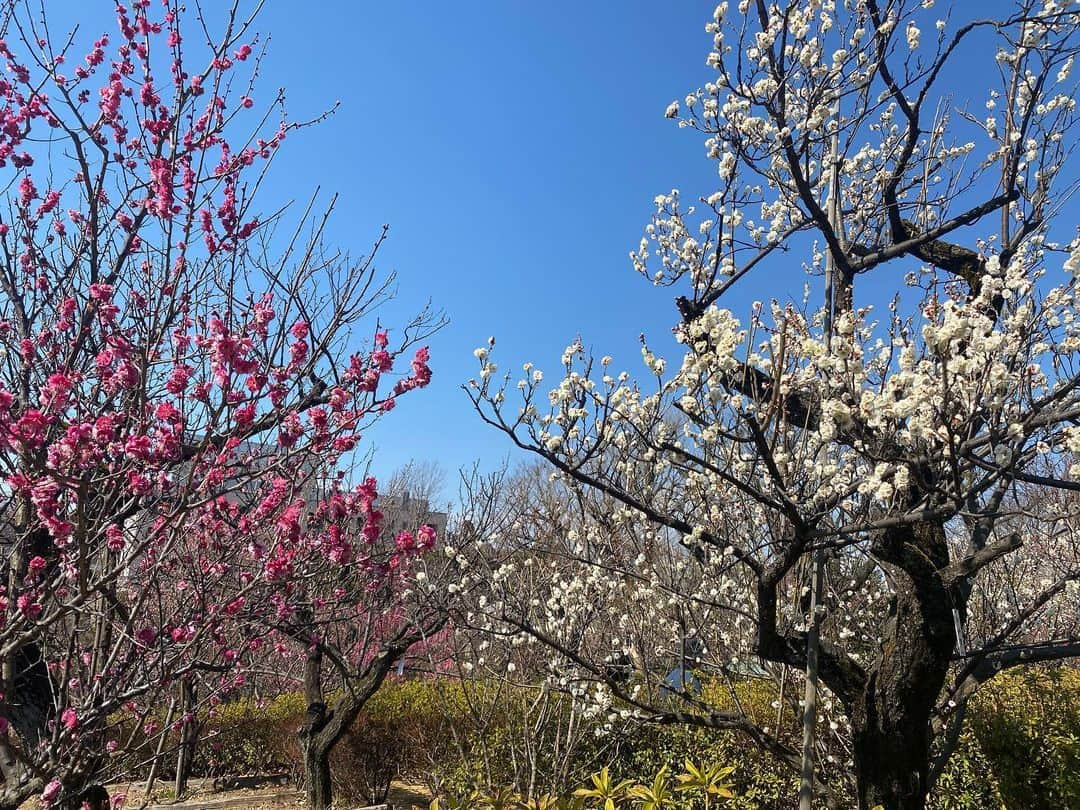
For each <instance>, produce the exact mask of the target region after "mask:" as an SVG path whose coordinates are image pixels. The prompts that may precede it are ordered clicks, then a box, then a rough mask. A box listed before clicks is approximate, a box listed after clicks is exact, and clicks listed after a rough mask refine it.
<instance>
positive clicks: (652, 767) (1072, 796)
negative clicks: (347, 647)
mask: <svg viewBox="0 0 1080 810" xmlns="http://www.w3.org/2000/svg"><path fill="white" fill-rule="evenodd" d="M537 694H539V693H538V692H537V691H536V690H528V691H525V690H522V689H521V688H520V687H510V686H508V685H507V684H505V683H500V682H495V681H493V682H469V683H468V684H462V683H461V682H459V681H455V680H452V679H432V680H413V681H399V682H388V683H386V684H384V686H383V688H382V689H380V690H379V692H377V693H376V695H375V696H374V697H372V698H371V700H370V701H369V702H368V704H367V706H365V708H364V711H363V712H362V714H361V716H360V718H359V719H358V720H357V722H356V724H355V726H354V727H353V728H352V729H351V730H350V733H349V735H348V736H347V737H346V738H345V739H344V740H342V742H341V743H340V744H339V746H338V748H337V750H336V751H335V753H334V755H333V758H332V763H331V764H332V772H333V775H334V779H335V782H336V789H337V791H338V793H339V795H340V796H342V797H343V798H347V799H362V800H367V801H372V802H376V801H379V800H381V798H382V796H383V795H384V792H385V789H386V787H387V786H388V785H389V781H390V779H393V778H398V777H407V778H411V779H415V780H418V781H424V782H426V783H427V784H428V785H429V786H430V787H432V788H433V789H435V790H436V792H437V793H440V794H442V795H454V796H457V797H462V796H468V795H471V794H472V793H473V791H479V792H477V793H476V795H477V796H482V795H484V794H487V795H489V796H490V795H496V796H498V795H501V794H502V793H507V795H508V796H509V795H514V794H517V793H526V794H528V795H530V796H532V797H536V796H539V795H543V794H551V795H561V796H563V797H569V796H570V794H571V792H572V789H573V788H574V787H575V786H576V785H578V784H580V783H581V782H582V781H583V780H585V779H586V777H587V776H588V775H589V774H590V773H593V772H596V771H598V770H599V769H601V768H602V767H604V766H609V768H610V773H611V774H612V778H616V779H618V780H631V781H632V782H634V783H636V782H644V781H647V780H648V779H649V778H651V776H652V775H654V774H656V773H657V772H659V771H660V770H662V769H663V768H667V769H668V772H675V771H677V770H678V769H680V768H681V767H682V765H683V763H684V761H685V760H687V759H690V760H693V761H695V762H703V763H709V764H718V765H723V766H726V767H727V766H730V767H733V768H734V770H733V771H732V772H731V774H730V776H729V777H728V778H729V780H730V782H731V783H732V786H733V792H734V793H735V794H736V797H735V798H732V799H731V800H730V801H729V803H728V805H727V806H729V807H732V808H738V809H739V810H754V809H755V808H762V809H764V808H777V810H779V809H780V808H788V807H790V806H791V800H792V797H793V796H794V795H795V794H796V792H797V787H798V783H797V778H796V776H795V774H794V773H793V772H792V771H791V769H790V768H787V767H785V766H783V765H781V764H780V763H778V762H777V761H776V760H775V759H774V758H772V757H770V756H768V755H766V754H763V753H762V752H760V751H759V750H758V749H757V748H756V747H755V746H753V745H752V744H750V743H749V742H747V741H746V739H745V738H743V737H741V736H740V735H739V734H738V733H736V732H732V731H716V730H710V729H703V728H691V727H687V726H682V725H670V726H659V727H657V726H646V727H640V728H637V729H633V728H630V729H628V730H627V731H626V732H624V733H614V734H608V735H603V736H595V735H593V734H592V733H589V734H587V735H584V736H583V737H582V739H581V740H579V741H578V743H576V744H575V745H574V746H572V747H570V748H568V749H563V753H559V754H556V753H553V752H555V751H556V750H557V749H556V747H555V746H554V745H553V744H552V741H553V739H554V738H555V737H556V736H557V728H562V727H558V726H557V723H559V722H565V720H566V718H567V714H566V713H567V712H569V711H570V709H571V705H570V701H569V699H568V698H566V697H565V696H562V695H556V694H552V695H550V700H551V701H552V702H551V704H550V707H551V711H550V713H549V715H548V721H549V722H550V723H551V724H552V725H551V726H550V727H538V726H531V725H529V723H528V722H526V721H525V720H523V717H522V713H521V707H522V706H523V705H527V704H529V703H530V702H531V701H533V700H534V699H535V697H536V695H537ZM703 698H704V699H705V700H706V701H707V702H708V703H709V704H711V705H713V706H714V707H716V708H717V709H719V710H732V709H735V708H736V707H737V708H738V709H739V710H741V711H743V712H745V713H747V714H748V715H749V716H750V717H752V718H753V719H754V720H755V721H756V722H757V723H759V724H760V725H767V726H769V727H771V728H774V729H775V727H776V725H777V708H776V706H777V705H778V702H777V698H778V695H777V693H776V689H775V686H774V685H773V684H772V683H771V682H769V681H765V680H745V681H741V682H738V683H735V684H733V685H731V684H719V683H710V684H706V686H705V692H704V694H703ZM304 710H305V704H304V700H303V697H302V696H301V695H299V694H288V695H282V696H279V697H278V698H276V699H274V700H272V701H269V702H256V701H252V700H241V701H236V702H232V703H228V704H224V705H222V706H219V707H217V708H216V709H215V710H214V712H213V713H212V714H211V715H210V716H209V717H207V718H204V725H203V738H202V741H201V742H200V746H199V752H198V756H197V760H196V774H197V775H209V776H215V775H221V774H243V773H267V772H270V771H281V770H289V771H291V772H293V773H295V774H297V775H299V770H300V769H299V749H298V745H297V739H296V731H297V729H298V728H299V726H300V723H301V722H302V720H303V715H304ZM779 719H780V727H781V730H780V733H781V735H782V738H783V739H784V740H785V741H786V742H787V743H789V744H790V745H793V746H794V747H797V746H798V740H799V723H798V717H797V716H796V714H795V712H794V710H793V709H792V708H791V707H790V706H786V707H785V709H784V711H783V712H782V713H781V715H780V718H779ZM590 731H591V729H590ZM558 733H559V734H561V733H562V732H561V731H558ZM530 734H531V735H533V738H532V740H533V744H534V749H533V752H532V755H533V756H534V757H535V763H534V764H535V766H536V770H537V771H538V772H539V773H538V775H537V776H536V778H535V779H533V780H532V781H529V780H528V779H527V778H523V775H522V774H523V771H522V768H521V762H520V759H519V758H520V746H521V744H522V740H523V739H525V737H526V736H527V735H530ZM558 757H562V759H561V760H560V761H555V760H556V758H558ZM159 772H160V774H161V775H162V776H163V777H166V776H167V773H168V764H167V763H165V767H164V768H163V769H162V770H161V771H159ZM525 776H526V777H527V776H528V774H526V775H525ZM823 777H824V778H825V779H826V780H828V781H829V782H830V784H833V785H834V786H836V789H837V791H838V792H839V793H840V794H841V796H842V803H843V802H844V801H848V800H849V799H850V797H848V796H847V795H846V794H844V790H845V789H846V788H844V787H843V786H844V785H845V784H847V783H850V775H849V774H848V773H846V772H845V771H844V765H843V763H842V762H839V761H837V762H833V763H826V764H825V768H824V770H823ZM691 805H692V802H691V801H690V797H689V796H687V795H682V794H680V795H675V796H674V797H673V798H672V800H671V806H672V807H673V808H689V807H690V806H691ZM931 807H933V808H935V810H1001V808H1002V807H1005V808H1025V809H1026V808H1033V810H1042V808H1047V810H1049V809H1050V808H1053V810H1060V808H1064V807H1080V671H1077V670H1073V669H1058V670H1045V669H1033V670H1027V671H1016V672H1014V673H1007V674H1004V675H1001V676H999V677H998V678H997V679H995V680H994V681H993V682H991V683H990V684H988V685H987V686H986V687H985V688H984V689H983V690H982V692H981V693H980V694H979V695H978V696H977V697H976V699H975V700H973V701H972V704H971V706H970V708H969V711H968V721H967V726H966V728H965V731H964V733H963V734H962V735H961V738H960V741H959V744H958V746H957V748H956V751H955V752H954V754H953V756H952V757H951V759H950V761H949V763H948V765H947V767H946V768H945V770H944V772H943V773H942V775H941V777H940V778H939V780H938V783H937V785H936V787H935V791H934V794H933V796H932V800H931Z"/></svg>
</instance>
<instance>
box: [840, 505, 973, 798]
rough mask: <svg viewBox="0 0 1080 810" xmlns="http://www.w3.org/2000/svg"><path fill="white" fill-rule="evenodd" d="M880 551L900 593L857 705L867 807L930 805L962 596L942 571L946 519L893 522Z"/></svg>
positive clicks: (858, 763)
mask: <svg viewBox="0 0 1080 810" xmlns="http://www.w3.org/2000/svg"><path fill="white" fill-rule="evenodd" d="M874 556H875V557H877V558H878V559H879V560H880V561H881V562H882V563H883V564H885V565H887V566H888V567H889V568H890V570H891V571H892V572H893V575H894V577H895V582H896V597H895V601H894V605H893V608H892V615H891V616H890V618H889V620H888V622H887V624H886V626H885V628H884V631H883V633H882V645H881V650H880V652H879V654H878V658H877V661H876V662H875V664H874V666H873V668H872V669H871V670H870V671H869V673H868V677H867V681H866V686H865V689H864V690H862V693H861V694H860V695H859V696H858V697H857V698H856V700H855V703H854V705H853V707H852V711H851V723H852V730H853V733H854V740H853V742H854V758H855V777H856V783H857V790H858V797H859V807H860V808H861V810H870V808H874V807H877V806H878V805H880V806H881V807H883V808H885V810H923V808H925V807H926V798H927V792H928V790H929V779H928V777H929V771H930V719H931V713H932V712H933V709H934V706H935V704H936V702H937V698H938V695H939V694H940V692H941V688H942V686H943V685H944V683H945V678H946V675H947V674H948V668H949V660H950V658H951V657H952V653H953V649H954V646H955V642H956V637H955V629H954V626H953V619H952V607H953V601H954V598H955V595H954V594H953V593H951V592H950V590H949V589H948V588H946V586H945V584H944V582H943V580H942V578H941V576H940V574H939V571H940V569H941V568H942V567H944V565H945V564H946V563H947V562H948V548H947V546H946V541H945V532H944V529H943V527H942V526H940V525H937V524H933V523H920V524H916V525H914V526H905V527H900V528H897V529H890V530H888V531H887V532H886V533H885V536H884V537H883V538H882V541H881V542H880V543H879V544H877V545H876V546H875V548H874Z"/></svg>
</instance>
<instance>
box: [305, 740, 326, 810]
mask: <svg viewBox="0 0 1080 810" xmlns="http://www.w3.org/2000/svg"><path fill="white" fill-rule="evenodd" d="M301 749H302V751H303V754H304V780H305V783H306V786H307V801H308V807H310V808H311V810H329V808H330V807H332V806H333V803H334V793H333V786H332V784H331V782H330V752H329V751H327V750H325V749H324V747H323V746H322V745H320V744H319V740H318V738H317V736H316V737H309V738H308V739H307V740H305V739H304V737H303V736H301Z"/></svg>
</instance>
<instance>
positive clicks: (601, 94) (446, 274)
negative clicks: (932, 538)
mask: <svg viewBox="0 0 1080 810" xmlns="http://www.w3.org/2000/svg"><path fill="white" fill-rule="evenodd" d="M711 11H712V6H711V5H710V4H708V3H701V2H693V3H691V2H687V3H678V2H595V3H583V2H564V1H562V0H559V1H558V2H547V3H524V2H493V1H489V2H454V3H419V2H412V3H409V2H340V1H339V0H332V1H331V2H318V3H311V4H300V3H296V2H292V0H270V2H269V3H268V5H267V8H266V12H265V14H264V16H263V23H262V26H261V27H262V28H263V29H264V30H267V31H269V32H270V33H271V34H272V37H273V39H272V46H271V56H270V59H269V60H268V63H267V65H268V70H267V73H266V75H265V76H264V81H265V84H264V86H266V87H270V88H272V87H276V86H277V85H278V84H284V85H286V86H287V87H288V89H289V96H290V99H291V101H290V108H291V111H292V112H293V113H294V115H296V116H299V117H303V116H305V115H308V114H311V113H314V112H317V111H318V110H319V109H321V107H322V106H323V105H327V104H330V103H332V102H334V101H336V100H340V101H341V107H340V110H339V112H338V113H337V114H336V115H335V117H334V118H332V119H331V120H330V121H328V122H327V123H326V124H324V125H322V126H320V127H318V128H317V129H315V130H309V131H307V132H304V133H302V134H300V135H298V136H297V137H296V138H295V139H293V140H292V141H290V142H289V143H288V144H287V147H288V148H287V149H285V150H284V151H283V153H282V154H281V156H280V158H279V159H280V160H281V162H280V163H279V164H277V165H276V166H275V170H276V172H277V176H278V179H279V180H280V179H281V178H282V176H285V177H286V178H288V182H289V183H290V184H291V186H292V187H293V188H295V189H297V192H296V193H299V192H300V191H306V190H307V189H308V188H309V187H311V186H313V185H316V184H321V185H322V186H323V187H324V188H326V189H335V190H337V191H338V192H340V194H341V204H340V207H339V209H338V215H337V217H336V222H335V225H334V227H333V229H332V236H333V238H334V239H335V240H336V241H337V242H338V243H340V244H342V245H356V246H357V248H358V249H363V248H364V247H365V246H366V245H367V244H368V243H369V242H370V239H371V238H372V237H373V236H374V235H375V233H376V229H377V227H378V226H379V225H380V223H382V222H388V223H390V225H391V237H390V240H389V242H388V243H387V244H386V246H385V252H384V253H382V255H381V261H382V266H383V267H385V268H393V269H394V270H396V271H397V273H398V278H399V285H400V291H399V296H398V301H397V306H396V307H395V309H397V310H398V312H399V313H400V315H399V317H398V318H397V320H398V321H399V322H400V320H401V318H402V317H403V316H404V315H405V314H406V313H407V312H408V311H410V310H411V309H414V308H416V307H417V306H418V305H420V304H422V303H423V301H425V300H426V299H427V298H428V297H430V298H431V299H432V300H433V302H434V303H435V304H436V305H437V306H439V307H442V308H443V309H444V310H445V311H446V313H447V315H448V316H449V318H450V321H451V322H450V325H449V326H448V327H447V328H446V329H445V330H444V331H443V332H442V333H441V334H439V335H438V336H437V337H436V338H435V339H434V340H432V367H433V368H434V370H435V376H434V380H433V382H432V385H431V387H430V388H428V389H427V390H425V391H423V392H420V393H417V394H415V395H411V396H408V397H403V398H402V400H401V401H400V403H399V405H398V408H397V409H396V410H395V411H394V413H393V414H391V415H390V416H389V418H387V419H385V420H383V422H382V423H381V424H380V425H379V427H378V428H377V429H376V430H374V431H372V432H371V434H370V436H369V438H371V439H372V440H373V441H374V442H375V444H376V445H377V453H376V458H375V467H376V469H377V470H379V471H385V470H388V469H392V468H394V467H395V466H397V465H398V464H400V463H403V462H404V461H407V460H408V459H409V458H414V457H415V458H435V459H437V460H438V461H440V462H441V463H442V464H443V466H444V467H446V468H447V470H448V471H449V472H450V473H451V476H452V475H453V471H454V470H456V469H457V468H458V467H459V466H461V465H467V464H469V463H471V462H472V460H474V459H480V460H481V461H482V463H483V464H485V466H494V465H495V464H497V463H498V461H499V460H500V459H501V458H503V457H504V456H505V455H506V454H507V453H509V452H510V451H511V449H512V448H511V445H510V443H509V442H508V440H507V439H506V438H505V437H503V436H502V435H501V434H499V433H498V432H496V431H494V430H492V429H490V428H488V427H487V426H485V425H484V424H483V423H481V422H480V420H479V418H478V417H477V416H476V415H475V414H474V413H473V411H472V409H471V406H470V404H469V401H468V399H467V398H466V396H465V394H464V393H463V392H462V391H461V390H460V385H461V383H462V382H464V381H465V380H467V379H468V378H469V377H470V376H473V375H475V373H476V369H477V361H476V360H475V358H474V357H473V356H472V350H473V349H474V348H476V347H477V346H479V345H482V344H484V343H485V342H486V340H487V338H488V336H489V335H494V336H495V337H496V338H497V340H498V352H497V353H498V357H499V363H500V367H501V368H509V367H511V365H510V364H511V361H513V366H514V367H518V366H520V364H521V363H523V362H524V361H526V360H532V361H534V362H536V363H537V364H538V365H539V366H540V367H542V368H546V369H547V370H548V374H549V378H552V377H553V376H554V374H555V372H556V371H557V367H558V359H559V355H560V354H561V353H562V351H563V348H564V347H565V346H566V345H567V344H568V343H569V342H571V341H572V340H573V338H574V337H575V335H577V334H579V333H580V334H581V335H582V337H583V339H584V340H585V343H586V345H589V346H594V347H596V348H597V350H598V351H600V352H601V353H608V354H612V355H614V356H615V358H616V362H617V363H620V362H621V363H622V364H623V366H622V367H626V368H628V369H629V370H631V371H632V372H637V371H639V369H640V367H641V361H640V354H639V345H638V342H637V340H638V335H639V334H640V333H641V332H642V331H645V332H647V333H648V334H650V335H652V336H654V337H657V338H660V337H662V336H663V335H665V334H667V333H668V332H670V329H671V327H672V326H673V325H674V323H675V321H676V319H677V318H676V315H677V313H676V312H675V309H674V306H673V304H672V298H673V294H672V293H671V291H668V290H656V289H654V288H653V287H652V286H651V285H650V284H649V283H647V282H646V281H645V280H644V279H642V278H640V277H639V276H637V275H635V273H634V272H633V269H632V267H631V265H630V261H629V259H628V253H629V251H630V250H631V249H633V248H635V247H636V245H637V242H638V240H639V239H640V237H641V234H642V229H643V228H644V226H645V224H646V223H647V222H648V219H649V216H650V214H651V212H652V208H653V204H652V199H653V197H654V196H656V194H657V193H660V192H663V191H667V190H670V189H671V188H673V187H676V186H678V187H686V188H688V189H689V188H692V187H694V186H698V187H699V188H698V189H697V190H696V191H695V193H697V192H700V191H701V190H703V189H704V188H705V185H707V184H708V183H709V182H711V172H712V169H711V168H710V165H709V163H708V162H706V160H705V159H704V157H703V154H704V153H703V147H702V146H701V141H700V138H699V137H697V136H695V135H693V134H691V133H689V132H688V131H685V130H679V129H678V128H677V127H676V126H675V125H674V123H673V122H671V121H668V120H665V119H664V117H663V111H664V108H665V107H666V106H667V104H668V103H669V102H670V101H671V100H672V99H674V98H676V97H680V98H681V97H682V96H683V95H685V93H686V91H687V90H690V89H692V88H694V87H697V86H699V85H701V84H702V83H703V82H704V81H706V80H707V78H708V70H707V69H706V67H705V64H704V59H705V55H706V53H707V52H708V48H709V42H710V38H709V37H708V36H707V35H706V34H705V33H704V24H705V22H706V21H707V20H708V18H709V16H710V14H711ZM269 190H270V191H271V192H273V191H274V187H271V189H269ZM786 275H787V277H786V278H785V279H784V281H783V282H781V283H783V284H788V285H790V286H791V288H792V289H791V292H792V293H793V294H798V293H799V292H800V291H801V289H802V285H803V282H804V278H803V276H802V274H801V272H800V271H798V270H797V268H796V269H795V271H794V272H792V273H790V274H786ZM775 292H777V293H781V292H782V290H780V289H777V290H775ZM390 320H391V322H393V321H394V318H393V317H392V316H390Z"/></svg>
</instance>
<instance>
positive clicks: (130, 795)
mask: <svg viewBox="0 0 1080 810" xmlns="http://www.w3.org/2000/svg"><path fill="white" fill-rule="evenodd" d="M109 795H110V796H111V797H112V798H113V807H116V808H119V807H122V808H124V810H137V808H140V807H144V808H146V810H282V808H290V807H304V797H303V794H301V793H300V792H298V791H297V790H295V789H294V788H292V787H291V786H273V785H272V786H267V787H259V788H238V789H234V790H220V791H216V790H214V787H213V783H212V782H211V780H209V779H206V780H193V784H192V788H191V790H190V791H189V794H188V795H187V796H186V797H185V798H184V800H183V801H181V802H176V801H172V797H171V790H169V788H168V786H167V785H164V784H162V785H159V786H158V787H156V788H155V789H154V792H153V796H152V802H151V803H150V804H144V802H143V785H142V784H138V785H136V784H131V785H109ZM121 796H123V797H124V800H123V803H122V804H119V803H118V802H117V800H118V799H119V798H120V797H121ZM430 801H431V798H430V796H429V795H428V793H427V791H426V790H425V789H424V788H423V787H422V786H420V785H407V784H404V783H400V782H395V783H394V784H393V785H392V786H391V788H390V795H389V796H388V797H387V804H388V805H389V807H390V808H410V807H420V808H427V806H428V803H429V802H430ZM335 806H336V803H335ZM356 806H357V807H360V806H361V805H356ZM22 810H37V802H28V803H26V804H25V805H23V808H22ZM342 810H347V809H346V808H344V807H343V808H342Z"/></svg>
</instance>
